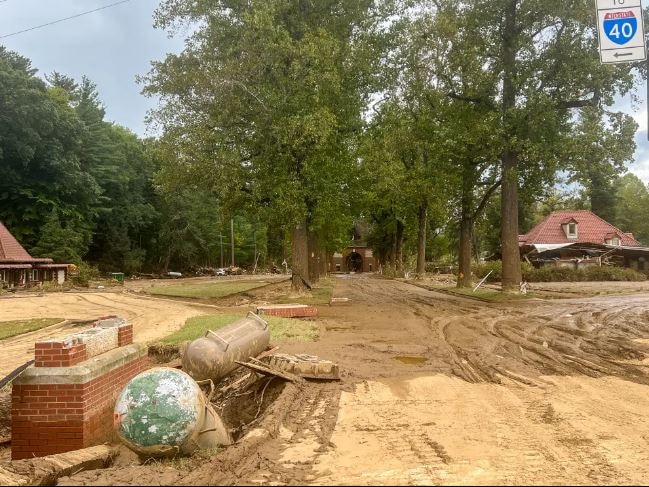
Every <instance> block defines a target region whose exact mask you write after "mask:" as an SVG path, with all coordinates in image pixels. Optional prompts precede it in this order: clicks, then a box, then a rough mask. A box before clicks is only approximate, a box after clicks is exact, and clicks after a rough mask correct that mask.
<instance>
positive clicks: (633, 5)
mask: <svg viewBox="0 0 649 487" xmlns="http://www.w3.org/2000/svg"><path fill="white" fill-rule="evenodd" d="M597 32H598V37H599V55H600V59H601V61H602V63H604V64H615V63H628V62H633V61H644V60H645V59H646V58H647V51H646V45H645V35H644V22H643V18H642V3H641V0H597Z"/></svg>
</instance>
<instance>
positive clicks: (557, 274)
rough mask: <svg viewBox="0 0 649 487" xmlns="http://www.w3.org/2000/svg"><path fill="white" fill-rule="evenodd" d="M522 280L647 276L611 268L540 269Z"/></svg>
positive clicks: (620, 279)
mask: <svg viewBox="0 0 649 487" xmlns="http://www.w3.org/2000/svg"><path fill="white" fill-rule="evenodd" d="M523 279H524V280H526V281H528V282H581V281H645V280H646V279H647V276H645V275H644V274H642V273H640V272H638V271H634V270H633V269H625V268H622V267H612V266H602V267H600V266H590V267H586V268H585V269H570V268H569V267H541V268H540V269H532V270H531V271H529V272H526V273H524V275H523Z"/></svg>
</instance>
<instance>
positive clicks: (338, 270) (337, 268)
mask: <svg viewBox="0 0 649 487" xmlns="http://www.w3.org/2000/svg"><path fill="white" fill-rule="evenodd" d="M336 272H340V264H336Z"/></svg>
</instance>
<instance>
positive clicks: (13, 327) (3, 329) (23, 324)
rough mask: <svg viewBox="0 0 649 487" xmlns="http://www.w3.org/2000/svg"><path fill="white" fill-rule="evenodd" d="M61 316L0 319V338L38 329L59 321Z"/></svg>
mask: <svg viewBox="0 0 649 487" xmlns="http://www.w3.org/2000/svg"><path fill="white" fill-rule="evenodd" d="M62 321H63V320H62V319H61V318H37V319H32V320H15V321H0V340H4V339H5V338H11V337H15V336H16V335H22V334H23V333H29V332H30V331H36V330H40V329H41V328H45V327H46V326H52V325H56V324H57V323H61V322H62Z"/></svg>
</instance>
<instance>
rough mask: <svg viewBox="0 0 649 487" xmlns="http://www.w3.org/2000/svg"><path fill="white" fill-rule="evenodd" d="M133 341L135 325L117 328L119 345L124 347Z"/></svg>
mask: <svg viewBox="0 0 649 487" xmlns="http://www.w3.org/2000/svg"><path fill="white" fill-rule="evenodd" d="M131 343H133V325H123V326H120V327H119V328H118V329H117V345H118V346H119V347H123V346H125V345H130V344H131Z"/></svg>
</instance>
